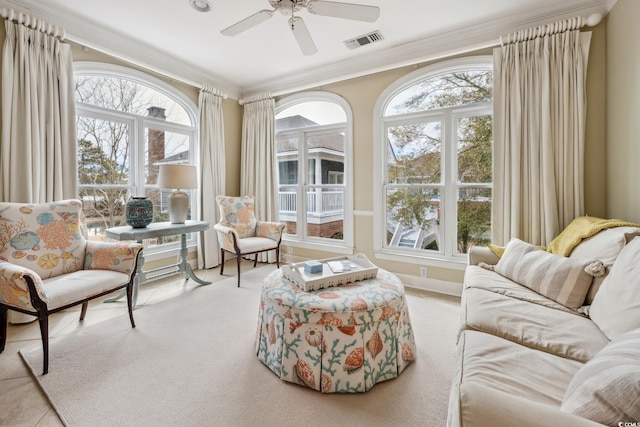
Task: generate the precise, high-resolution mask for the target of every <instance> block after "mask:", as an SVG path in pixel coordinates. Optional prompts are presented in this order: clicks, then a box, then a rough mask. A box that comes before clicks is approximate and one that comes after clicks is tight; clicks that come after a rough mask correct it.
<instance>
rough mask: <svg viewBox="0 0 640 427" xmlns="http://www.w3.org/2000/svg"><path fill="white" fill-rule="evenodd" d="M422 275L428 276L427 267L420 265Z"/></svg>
mask: <svg viewBox="0 0 640 427" xmlns="http://www.w3.org/2000/svg"><path fill="white" fill-rule="evenodd" d="M420 277H427V267H420Z"/></svg>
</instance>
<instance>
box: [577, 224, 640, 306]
mask: <svg viewBox="0 0 640 427" xmlns="http://www.w3.org/2000/svg"><path fill="white" fill-rule="evenodd" d="M636 236H640V228H638V227H613V228H607V229H605V230H602V231H600V232H599V233H597V234H595V235H594V236H591V237H589V238H588V239H584V240H582V242H581V243H580V244H579V245H578V246H576V247H575V248H574V249H573V251H571V254H570V255H569V258H574V259H585V260H586V259H597V260H600V261H602V263H603V264H604V266H605V268H606V269H607V272H608V271H609V270H610V269H611V266H612V265H613V263H614V261H615V260H616V258H618V255H619V254H620V252H621V251H622V249H623V248H624V247H625V245H626V244H627V243H628V242H630V241H631V240H632V239H633V238H634V237H636ZM605 277H606V276H602V277H596V278H594V279H593V283H592V284H591V288H590V289H589V293H587V298H586V299H585V302H584V303H585V304H591V303H592V302H593V298H595V296H596V293H597V292H598V289H599V288H600V285H602V282H603V281H604V278H605Z"/></svg>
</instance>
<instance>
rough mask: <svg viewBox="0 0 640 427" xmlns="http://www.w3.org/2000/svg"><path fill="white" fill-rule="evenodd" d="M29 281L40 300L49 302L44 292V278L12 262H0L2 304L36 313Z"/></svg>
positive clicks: (0, 300) (0, 295)
mask: <svg viewBox="0 0 640 427" xmlns="http://www.w3.org/2000/svg"><path fill="white" fill-rule="evenodd" d="M28 279H29V280H30V281H31V282H32V283H33V286H34V287H35V290H36V293H37V294H38V297H39V299H41V300H42V301H44V302H47V301H48V300H49V298H48V297H47V294H46V293H45V291H44V286H43V284H42V278H41V277H40V276H39V275H38V274H37V273H36V272H35V271H33V270H31V269H28V268H26V267H21V266H19V265H16V264H12V263H10V262H0V302H2V303H3V304H6V305H8V306H11V307H16V308H22V309H25V310H30V311H34V310H35V308H34V307H33V305H32V304H31V296H30V294H29V285H28V283H27V280H28Z"/></svg>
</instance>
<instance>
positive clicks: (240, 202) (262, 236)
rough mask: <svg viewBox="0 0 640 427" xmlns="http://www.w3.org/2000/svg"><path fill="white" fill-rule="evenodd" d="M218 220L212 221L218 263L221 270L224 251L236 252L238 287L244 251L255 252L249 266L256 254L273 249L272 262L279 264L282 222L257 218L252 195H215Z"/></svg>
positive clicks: (245, 252)
mask: <svg viewBox="0 0 640 427" xmlns="http://www.w3.org/2000/svg"><path fill="white" fill-rule="evenodd" d="M216 202H217V203H218V208H219V209H220V222H219V223H218V224H216V225H214V229H215V230H216V232H217V233H218V241H219V242H220V256H221V262H222V264H221V267H220V274H222V273H223V272H224V258H225V252H229V253H232V254H234V255H235V256H236V259H237V265H238V287H240V260H241V257H243V256H246V255H252V254H254V255H255V258H254V262H253V266H254V267H255V266H256V264H257V263H258V254H259V253H261V252H267V251H271V250H275V252H276V265H277V267H278V268H280V243H281V241H282V232H283V230H284V224H282V223H278V222H266V221H258V220H257V219H256V217H255V215H254V206H255V197H253V196H242V197H230V196H218V197H216Z"/></svg>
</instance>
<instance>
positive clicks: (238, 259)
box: [236, 252, 242, 287]
mask: <svg viewBox="0 0 640 427" xmlns="http://www.w3.org/2000/svg"><path fill="white" fill-rule="evenodd" d="M241 258H242V257H241V256H240V253H239V252H238V253H237V256H236V260H237V264H238V287H240V261H241Z"/></svg>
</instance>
